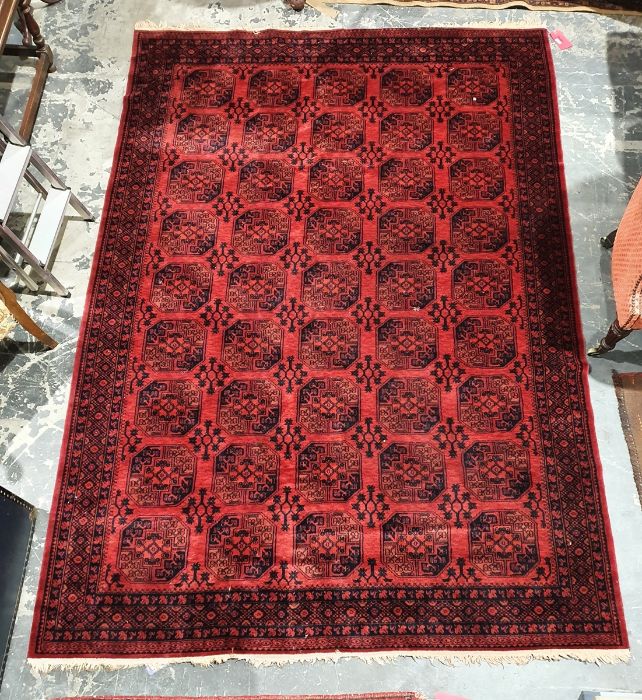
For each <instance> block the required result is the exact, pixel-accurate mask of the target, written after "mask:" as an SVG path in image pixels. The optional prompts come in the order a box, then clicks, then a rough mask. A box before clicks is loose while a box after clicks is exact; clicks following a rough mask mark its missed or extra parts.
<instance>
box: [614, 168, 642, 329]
mask: <svg viewBox="0 0 642 700" xmlns="http://www.w3.org/2000/svg"><path fill="white" fill-rule="evenodd" d="M611 275H612V277H613V292H614V294H615V308H616V311H617V320H618V323H619V324H620V326H621V327H622V328H623V329H624V330H633V329H638V328H642V315H641V314H642V180H640V182H639V183H638V186H637V187H636V188H635V192H634V193H633V196H632V197H631V200H630V201H629V204H628V206H627V207H626V210H625V212H624V216H623V217H622V221H621V222H620V225H619V227H618V230H617V236H616V237H615V245H614V246H613V258H612V261H611Z"/></svg>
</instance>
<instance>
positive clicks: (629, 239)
mask: <svg viewBox="0 0 642 700" xmlns="http://www.w3.org/2000/svg"><path fill="white" fill-rule="evenodd" d="M601 243H602V245H603V246H604V247H605V248H613V257H612V259H611V276H612V278H613V294H614V296H615V311H616V317H615V320H614V321H613V323H612V324H611V327H610V328H609V330H608V332H607V334H606V335H605V336H604V338H602V340H600V342H599V343H598V344H597V345H595V346H594V347H592V348H589V350H588V354H589V355H590V356H591V357H597V356H599V355H603V354H604V353H606V352H608V351H609V350H613V348H614V347H615V345H616V343H617V342H618V341H620V340H622V338H626V336H627V335H629V333H630V332H631V331H633V330H636V329H642V180H640V182H639V183H638V186H637V187H636V188H635V191H634V192H633V196H632V197H631V199H630V201H629V203H628V205H627V207H626V210H625V211H624V216H623V217H622V221H620V225H619V226H618V228H617V229H616V230H615V231H612V232H611V233H609V235H608V236H605V237H604V238H602V239H601Z"/></svg>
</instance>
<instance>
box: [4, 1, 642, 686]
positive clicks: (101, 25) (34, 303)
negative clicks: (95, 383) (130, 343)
mask: <svg viewBox="0 0 642 700" xmlns="http://www.w3.org/2000/svg"><path fill="white" fill-rule="evenodd" d="M34 6H36V15H37V17H38V19H39V20H40V22H41V25H42V28H43V30H44V32H45V34H46V36H47V38H48V40H49V42H50V43H51V45H52V47H53V48H54V50H55V52H56V56H57V63H58V68H59V70H58V72H57V73H56V74H54V75H52V76H51V77H50V79H49V82H48V84H47V91H46V94H45V98H44V102H43V106H42V109H41V112H40V119H39V123H38V127H37V130H36V132H35V137H34V143H35V144H36V146H37V147H39V149H40V150H41V152H42V154H43V155H44V156H46V158H47V159H48V160H49V162H50V163H51V164H52V165H53V166H54V167H56V168H57V169H58V171H59V172H60V173H61V174H63V175H64V177H65V178H66V179H67V181H68V182H69V183H70V184H71V185H72V186H73V187H74V188H75V189H76V191H77V192H78V193H79V194H80V195H81V196H82V197H83V198H84V200H85V202H86V203H87V204H88V205H90V206H91V207H92V208H93V210H94V211H95V212H96V213H97V214H98V213H100V209H101V206H102V201H103V195H104V192H105V188H106V185H107V179H108V175H109V168H110V165H111V158H112V152H113V147H114V142H115V139H116V131H117V127H118V120H119V115H120V110H121V105H122V96H123V94H124V90H125V79H126V76H127V67H128V62H129V56H130V49H131V38H132V31H133V27H134V23H135V22H136V21H139V20H151V21H155V22H164V23H165V24H169V25H178V24H186V23H187V24H190V25H196V26H203V27H208V28H212V29H219V30H220V29H231V28H250V29H254V30H259V29H264V28H293V29H297V28H299V29H304V28H305V29H323V28H331V27H429V26H470V27H487V26H494V27H498V26H503V27H511V26H512V27H542V26H543V27H547V28H548V29H555V28H561V29H562V30H563V31H564V32H565V33H566V35H567V36H568V37H569V39H570V40H571V41H572V42H573V45H574V46H573V48H572V49H570V50H567V51H560V50H558V49H556V48H554V57H555V65H556V69H557V78H558V92H559V101H560V111H561V122H562V133H563V144H564V151H565V160H566V177H567V183H568V190H569V196H570V210H571V219H572V225H573V235H574V241H575V250H576V256H577V266H578V274H579V286H580V299H581V306H582V319H583V326H584V332H585V335H586V338H587V341H589V342H590V341H594V340H596V339H597V338H598V336H599V334H600V331H601V330H602V329H604V327H605V319H607V318H610V317H611V316H612V315H613V303H612V298H611V293H610V280H609V272H608V270H609V265H608V254H606V253H604V252H602V251H601V249H600V247H599V246H598V238H599V236H600V235H601V234H603V233H605V232H608V231H610V230H611V229H612V228H614V226H615V224H616V223H617V220H618V219H619V216H620V214H621V213H622V210H623V208H624V205H625V203H626V200H627V197H628V195H629V194H630V192H631V191H632V189H633V187H634V185H635V182H636V180H637V178H638V177H639V173H640V172H642V18H638V19H637V20H633V19H631V18H628V19H626V18H619V19H617V18H609V17H599V16H593V15H589V14H580V13H543V12H542V13H540V12H527V11H523V10H511V11H495V12H492V11H484V10H478V11H473V10H448V9H435V10H428V9H425V8H399V7H389V6H388V7H386V6H381V7H378V6H372V5H371V6H367V7H365V6H359V5H349V6H345V5H344V6H340V7H342V9H341V10H340V12H339V14H338V16H337V17H336V19H331V18H329V17H328V16H326V15H324V14H319V13H318V12H317V11H315V10H312V9H307V10H306V11H305V12H303V13H302V14H299V15H297V14H294V13H293V12H291V11H290V10H288V9H286V8H285V7H283V6H282V5H281V2H280V0H259V1H258V2H255V3H252V4H251V6H250V4H249V0H225V1H224V2H208V0H63V2H61V3H60V4H59V5H55V6H53V7H50V8H46V7H42V6H39V3H38V0H35V2H34ZM21 76H22V73H21V72H20V71H19V75H18V77H16V78H15V79H13V78H12V66H11V65H10V64H7V63H5V62H3V63H2V64H0V111H3V110H4V111H5V113H7V114H13V113H15V110H16V108H17V107H16V103H15V102H16V100H15V98H16V97H17V98H20V97H22V96H23V92H22V91H21V87H22V85H23V83H24V79H23V78H22V77H21ZM11 80H13V87H14V88H15V90H14V93H12V94H13V96H12V97H11V98H8V96H7V90H6V89H5V90H4V91H3V88H6V87H7V82H10V81H11ZM97 228H98V227H97V224H96V225H89V226H88V225H86V224H83V223H81V222H77V221H75V222H71V223H69V224H68V226H67V229H66V231H65V236H64V240H63V244H62V246H61V249H60V252H59V255H58V258H57V261H56V266H55V271H56V272H57V274H58V275H59V277H60V278H61V279H63V280H64V281H65V282H66V283H67V284H68V285H69V286H70V287H71V289H72V296H71V298H70V299H65V300H61V299H58V298H55V297H49V296H38V297H35V298H34V297H31V296H27V295H25V296H23V301H24V303H25V304H26V305H28V306H30V307H31V310H32V312H33V313H34V315H35V316H36V317H37V318H39V319H42V322H43V325H44V326H45V328H47V329H49V330H50V332H51V333H52V334H53V335H54V336H56V337H57V338H59V339H61V340H62V342H61V345H60V347H59V348H58V349H56V350H55V351H54V352H51V353H40V352H35V350H37V347H36V346H35V345H34V344H32V342H31V341H30V340H29V339H28V338H27V337H26V336H25V335H23V334H21V333H20V332H16V333H15V335H14V338H15V342H10V343H6V342H5V343H4V344H0V370H1V374H0V483H2V484H3V485H5V486H7V487H8V488H10V489H12V490H13V491H14V492H16V493H17V494H18V495H20V496H22V497H24V498H26V499H28V500H29V501H31V502H32V503H34V504H35V505H36V506H37V507H38V509H39V519H38V524H37V528H36V535H35V541H34V548H33V552H32V556H31V561H30V565H29V569H28V573H27V580H26V584H25V588H24V592H23V596H22V600H21V604H20V609H19V614H18V619H17V624H16V630H15V635H14V640H13V644H12V649H11V655H10V659H9V663H8V667H7V672H6V676H5V680H4V684H3V686H2V690H1V692H0V697H1V698H2V699H3V700H42V699H44V698H48V697H56V696H60V695H68V694H74V693H77V694H88V695H99V694H114V693H115V694H118V693H120V694H124V693H127V694H137V695H139V694H141V695H142V694H161V695H172V694H188V695H193V696H200V695H208V694H220V695H234V694H260V693H263V694H265V693H321V692H327V693H337V692H367V691H382V690H417V691H420V692H422V693H423V694H424V695H426V696H427V697H430V696H431V695H432V694H434V693H436V692H437V691H448V692H450V693H458V694H461V695H463V696H465V697H467V698H469V699H470V700H514V699H515V698H518V697H519V698H521V699H522V700H576V699H577V698H578V697H579V694H580V691H581V690H582V689H592V690H598V689H617V690H630V691H631V690H642V644H641V636H642V613H641V611H642V545H641V537H640V533H642V510H641V509H640V506H639V504H638V502H637V500H636V496H635V489H634V485H633V478H632V474H631V467H630V462H629V457H628V453H627V451H626V445H625V443H624V439H623V436H622V432H621V428H620V422H619V418H618V414H617V405H616V400H615V396H614V393H613V388H612V384H611V372H612V370H613V369H618V370H621V371H627V370H628V371H630V370H634V369H636V367H638V368H639V366H640V364H641V363H642V345H641V343H642V333H638V334H637V336H635V335H634V336H632V337H631V341H630V342H629V341H627V342H623V343H622V344H621V349H620V350H618V351H616V352H613V353H612V354H611V356H610V358H609V359H602V360H596V361H593V362H592V366H591V394H592V402H593V408H594V411H595V414H596V422H597V434H598V441H599V447H600V452H601V456H602V460H603V463H604V470H605V482H606V491H607V497H608V502H609V507H610V513H611V522H612V525H613V529H614V534H615V543H616V550H617V558H618V564H619V570H620V577H621V582H622V594H623V597H624V604H625V609H626V617H627V621H628V628H629V632H630V636H631V644H632V651H633V660H632V662H631V663H630V664H628V665H623V664H620V665H615V666H597V665H586V664H582V663H579V662H573V661H559V662H554V663H549V662H534V663H530V664H527V665H525V666H514V665H506V666H503V667H492V666H488V665H486V664H483V665H479V666H455V667H449V666H445V665H442V664H440V663H435V664H433V663H431V662H429V661H426V660H418V661H414V660H412V659H409V658H404V659H399V660H397V661H396V662H394V663H387V664H385V665H384V664H366V663H364V662H362V661H359V660H357V659H354V660H343V661H340V662H338V663H326V662H321V663H295V664H289V665H285V666H282V667H276V666H274V667H267V668H265V667H263V668H255V667H253V666H251V665H249V664H248V663H245V662H236V661H235V662H228V663H225V664H222V665H218V666H212V667H207V668H197V667H192V666H190V665H186V664H183V665H177V664H175V665H173V666H169V667H167V668H165V669H163V670H161V671H158V672H156V673H152V672H148V671H147V670H146V669H144V668H138V669H131V670H121V671H117V672H115V671H112V672H106V671H103V672H93V671H92V672H88V671H83V672H57V673H51V674H49V675H48V676H46V677H37V676H35V675H33V674H32V672H31V671H30V669H29V667H28V665H27V664H26V660H25V658H26V649H27V640H28V634H29V628H30V623H31V615H32V609H33V604H34V598H35V591H36V582H37V575H38V571H39V567H40V561H41V557H42V549H43V542H44V534H45V528H46V522H47V516H48V513H49V508H50V501H51V494H52V490H53V484H54V478H55V470H56V465H57V457H58V450H59V446H60V441H61V437H62V426H63V420H64V413H65V406H66V401H67V395H68V391H69V382H70V375H71V367H72V360H73V356H74V350H75V345H76V339H77V333H78V327H79V322H80V316H81V313H82V309H83V301H84V295H85V289H86V285H87V281H88V275H89V265H90V261H91V256H92V252H93V248H94V243H95V239H96V234H97Z"/></svg>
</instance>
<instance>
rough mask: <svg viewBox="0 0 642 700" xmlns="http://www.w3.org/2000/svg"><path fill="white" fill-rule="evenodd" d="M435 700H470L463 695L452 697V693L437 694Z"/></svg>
mask: <svg viewBox="0 0 642 700" xmlns="http://www.w3.org/2000/svg"><path fill="white" fill-rule="evenodd" d="M435 700H468V698H463V697H462V696H461V695H451V694H450V693H437V694H436V695H435Z"/></svg>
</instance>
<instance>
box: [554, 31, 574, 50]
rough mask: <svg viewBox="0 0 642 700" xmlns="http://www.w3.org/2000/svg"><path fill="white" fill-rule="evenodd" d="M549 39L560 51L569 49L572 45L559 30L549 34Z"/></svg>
mask: <svg viewBox="0 0 642 700" xmlns="http://www.w3.org/2000/svg"><path fill="white" fill-rule="evenodd" d="M550 35H551V39H552V40H553V41H554V42H555V45H556V46H557V47H558V48H560V49H562V50H563V49H570V48H571V47H572V46H573V44H571V42H570V41H569V40H568V39H567V38H566V37H565V36H564V34H562V32H561V31H560V30H559V29H556V30H555V31H552V32H550Z"/></svg>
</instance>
